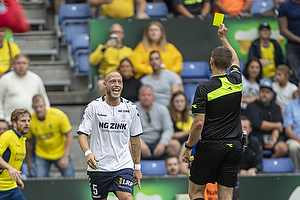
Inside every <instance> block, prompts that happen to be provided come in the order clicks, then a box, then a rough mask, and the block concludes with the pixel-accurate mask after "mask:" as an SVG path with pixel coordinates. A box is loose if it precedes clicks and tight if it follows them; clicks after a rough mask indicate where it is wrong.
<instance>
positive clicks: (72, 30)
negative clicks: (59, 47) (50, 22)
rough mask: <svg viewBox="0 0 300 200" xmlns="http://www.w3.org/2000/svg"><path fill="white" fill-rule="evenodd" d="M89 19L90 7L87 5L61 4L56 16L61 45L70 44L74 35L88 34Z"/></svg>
mask: <svg viewBox="0 0 300 200" xmlns="http://www.w3.org/2000/svg"><path fill="white" fill-rule="evenodd" d="M91 17H92V16H91V10H90V6H89V5H88V4H87V3H74V4H62V5H61V6H60V7H59V14H58V24H59V25H60V28H61V32H62V36H63V37H62V43H63V44H66V43H67V44H70V43H71V42H72V39H73V37H74V36H75V35H76V34H80V33H88V23H87V22H88V19H89V18H91Z"/></svg>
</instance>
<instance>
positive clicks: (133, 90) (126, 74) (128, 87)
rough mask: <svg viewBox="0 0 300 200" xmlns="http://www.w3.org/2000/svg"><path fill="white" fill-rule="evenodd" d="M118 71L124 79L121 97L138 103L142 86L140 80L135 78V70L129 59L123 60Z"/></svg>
mask: <svg viewBox="0 0 300 200" xmlns="http://www.w3.org/2000/svg"><path fill="white" fill-rule="evenodd" d="M118 70H119V72H120V74H121V75H122V77H123V90H122V94H121V96H122V97H124V98H125V99H128V100H130V101H132V102H135V101H138V93H139V89H140V87H141V85H142V84H141V82H140V80H139V79H136V78H134V68H133V66H132V64H131V62H130V60H129V58H127V57H125V58H123V59H122V60H121V62H120V66H119V68H118Z"/></svg>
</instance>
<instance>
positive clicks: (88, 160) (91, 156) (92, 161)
mask: <svg viewBox="0 0 300 200" xmlns="http://www.w3.org/2000/svg"><path fill="white" fill-rule="evenodd" d="M96 162H99V160H98V158H97V157H96V156H95V155H94V154H92V153H90V154H89V155H88V156H87V157H86V163H87V164H88V165H89V166H90V167H91V168H92V169H98V166H97V164H96Z"/></svg>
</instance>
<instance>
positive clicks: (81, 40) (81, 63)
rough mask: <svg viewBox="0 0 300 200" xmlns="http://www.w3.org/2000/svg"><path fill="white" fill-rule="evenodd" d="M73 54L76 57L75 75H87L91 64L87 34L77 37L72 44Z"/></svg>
mask: <svg viewBox="0 0 300 200" xmlns="http://www.w3.org/2000/svg"><path fill="white" fill-rule="evenodd" d="M71 53H72V55H73V57H74V65H75V67H76V70H75V73H76V74H77V75H87V73H88V72H89V69H90V64H89V36H88V34H87V33H82V34H78V35H75V36H74V38H73V40H72V43H71Z"/></svg>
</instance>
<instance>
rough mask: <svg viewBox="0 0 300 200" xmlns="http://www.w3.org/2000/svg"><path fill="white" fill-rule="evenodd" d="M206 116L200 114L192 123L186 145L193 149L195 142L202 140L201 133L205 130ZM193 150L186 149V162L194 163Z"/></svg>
mask: <svg viewBox="0 0 300 200" xmlns="http://www.w3.org/2000/svg"><path fill="white" fill-rule="evenodd" d="M204 120H205V115H204V114H199V115H195V116H194V121H193V123H192V126H191V129H190V134H189V138H188V141H187V142H186V145H187V146H189V147H193V145H194V144H195V142H196V141H197V140H199V138H201V132H202V130H203V125H204ZM191 153H192V148H191V149H189V148H187V149H186V152H185V155H184V161H186V162H191V161H193V158H191Z"/></svg>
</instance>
